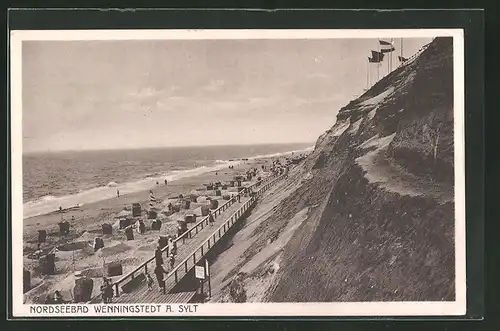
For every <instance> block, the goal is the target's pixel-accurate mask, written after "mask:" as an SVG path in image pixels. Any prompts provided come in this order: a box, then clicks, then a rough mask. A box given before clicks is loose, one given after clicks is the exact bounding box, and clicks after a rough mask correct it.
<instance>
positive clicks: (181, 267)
mask: <svg viewBox="0 0 500 331" xmlns="http://www.w3.org/2000/svg"><path fill="white" fill-rule="evenodd" d="M284 176H285V175H280V176H278V177H277V178H276V179H275V180H273V181H268V182H267V183H265V184H264V185H263V186H262V187H261V188H259V190H257V191H256V192H254V193H255V194H254V195H253V196H251V197H250V198H249V199H248V200H247V201H245V202H244V203H243V206H241V207H240V208H239V209H238V210H237V211H235V212H234V213H233V214H232V215H231V216H230V217H229V218H228V219H227V220H226V221H225V222H224V223H222V224H221V225H220V226H219V227H218V228H216V229H215V231H214V232H213V233H212V234H211V235H210V236H209V237H208V238H207V239H206V240H205V241H204V242H202V243H201V244H200V245H199V246H198V247H197V248H196V249H194V250H193V252H192V253H191V254H190V255H189V256H188V257H186V258H185V259H184V260H182V261H181V262H180V263H179V264H178V265H177V266H176V267H174V269H173V270H172V271H171V272H169V273H168V274H167V276H166V277H165V278H164V279H163V281H164V282H166V281H167V280H168V279H169V278H170V277H172V276H173V277H174V281H175V284H177V283H178V282H179V281H180V280H181V279H182V277H183V276H185V275H186V274H187V273H188V272H189V271H190V270H191V269H192V268H193V267H194V266H195V265H196V263H197V262H199V261H200V260H201V259H203V257H204V256H205V254H206V253H207V252H208V251H210V249H211V248H212V247H213V246H214V245H215V244H216V243H217V242H218V241H219V240H220V239H221V238H222V237H223V236H224V235H225V234H226V233H227V232H228V231H229V229H230V228H231V227H232V226H233V225H234V224H235V223H236V222H237V221H238V220H239V219H240V218H241V216H242V215H243V214H245V213H246V212H247V211H248V210H249V209H251V207H252V206H253V205H254V204H255V203H256V202H257V199H258V198H259V197H260V196H262V194H264V192H265V191H267V190H268V189H269V188H270V187H271V186H272V185H274V183H275V182H277V181H278V180H280V179H282V178H283V177H284ZM273 177H275V176H273ZM163 291H164V293H165V292H166V286H165V287H163Z"/></svg>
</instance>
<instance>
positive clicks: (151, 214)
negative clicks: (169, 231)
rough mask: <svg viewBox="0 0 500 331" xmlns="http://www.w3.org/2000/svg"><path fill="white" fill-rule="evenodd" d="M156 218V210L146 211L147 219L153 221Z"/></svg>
mask: <svg viewBox="0 0 500 331" xmlns="http://www.w3.org/2000/svg"><path fill="white" fill-rule="evenodd" d="M157 217H158V213H157V212H156V210H150V211H148V219H150V220H154V219H156V218H157Z"/></svg>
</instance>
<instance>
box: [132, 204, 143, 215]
mask: <svg viewBox="0 0 500 331" xmlns="http://www.w3.org/2000/svg"><path fill="white" fill-rule="evenodd" d="M141 213H142V208H141V205H140V204H138V203H133V204H132V217H139V216H141Z"/></svg>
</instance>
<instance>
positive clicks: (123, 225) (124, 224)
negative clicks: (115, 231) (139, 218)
mask: <svg viewBox="0 0 500 331" xmlns="http://www.w3.org/2000/svg"><path fill="white" fill-rule="evenodd" d="M130 224H131V220H130V219H129V218H120V229H125V228H126V227H127V226H129V225H130Z"/></svg>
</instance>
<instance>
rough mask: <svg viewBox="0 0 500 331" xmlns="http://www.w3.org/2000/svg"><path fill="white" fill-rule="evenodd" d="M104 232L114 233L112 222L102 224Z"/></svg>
mask: <svg viewBox="0 0 500 331" xmlns="http://www.w3.org/2000/svg"><path fill="white" fill-rule="evenodd" d="M102 234H113V227H112V226H111V224H108V223H104V224H103V225H102Z"/></svg>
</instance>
